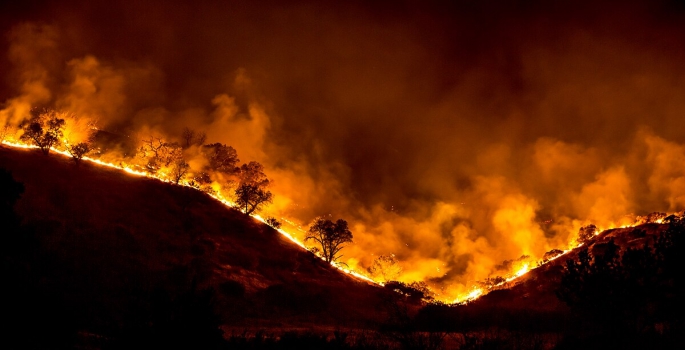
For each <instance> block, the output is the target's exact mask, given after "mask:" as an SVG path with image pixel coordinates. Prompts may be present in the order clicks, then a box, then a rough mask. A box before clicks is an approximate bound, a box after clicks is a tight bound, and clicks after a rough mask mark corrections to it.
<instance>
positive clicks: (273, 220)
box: [266, 216, 281, 230]
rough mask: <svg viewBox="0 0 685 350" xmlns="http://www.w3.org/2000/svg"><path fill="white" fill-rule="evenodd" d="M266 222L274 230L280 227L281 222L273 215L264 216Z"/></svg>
mask: <svg viewBox="0 0 685 350" xmlns="http://www.w3.org/2000/svg"><path fill="white" fill-rule="evenodd" d="M266 224H267V225H269V226H271V227H273V228H275V229H276V230H278V229H279V228H281V222H280V221H278V220H277V219H276V218H275V217H273V216H269V217H268V218H266Z"/></svg>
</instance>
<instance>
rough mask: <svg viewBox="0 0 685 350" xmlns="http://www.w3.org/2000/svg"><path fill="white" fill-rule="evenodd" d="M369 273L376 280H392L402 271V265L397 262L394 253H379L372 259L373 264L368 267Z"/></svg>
mask: <svg viewBox="0 0 685 350" xmlns="http://www.w3.org/2000/svg"><path fill="white" fill-rule="evenodd" d="M369 273H371V276H373V277H374V278H375V279H376V280H380V281H381V282H389V281H394V280H396V279H397V277H399V276H400V273H402V267H401V266H400V264H399V263H398V262H397V259H396V258H395V255H394V254H392V255H380V256H378V257H377V258H376V259H374V260H373V264H372V265H371V267H370V268H369Z"/></svg>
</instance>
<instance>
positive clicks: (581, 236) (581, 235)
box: [577, 224, 597, 244]
mask: <svg viewBox="0 0 685 350" xmlns="http://www.w3.org/2000/svg"><path fill="white" fill-rule="evenodd" d="M596 233H597V226H595V225H593V224H590V225H587V226H583V227H581V228H580V230H579V231H578V239H577V241H578V243H579V244H582V243H585V242H587V241H589V240H590V239H591V238H592V237H594V236H595V234H596Z"/></svg>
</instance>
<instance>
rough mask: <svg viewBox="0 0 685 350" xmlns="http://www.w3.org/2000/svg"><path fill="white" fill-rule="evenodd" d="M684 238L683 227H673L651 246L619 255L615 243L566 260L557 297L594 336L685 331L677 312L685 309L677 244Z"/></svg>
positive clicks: (598, 245) (612, 242) (618, 248)
mask: <svg viewBox="0 0 685 350" xmlns="http://www.w3.org/2000/svg"><path fill="white" fill-rule="evenodd" d="M637 234H638V235H639V234H640V233H639V232H638V233H637ZM682 237H685V228H684V227H683V226H682V224H679V223H673V224H670V225H669V228H668V229H667V230H665V231H664V232H663V233H661V234H660V235H659V236H658V239H657V241H656V243H655V244H654V246H653V247H652V246H651V245H649V244H648V243H645V245H644V246H643V247H638V248H631V249H627V250H626V251H625V252H623V254H621V252H620V247H619V246H618V245H616V244H615V243H614V241H613V240H611V241H609V242H608V243H601V244H599V243H598V244H595V246H594V247H593V251H592V253H591V252H589V251H588V249H587V248H586V249H583V250H582V251H581V252H580V253H579V254H578V259H569V260H567V261H566V266H565V269H564V273H563V276H562V280H561V284H560V286H559V288H558V290H557V296H558V297H559V299H560V300H561V301H563V302H564V303H566V304H567V305H568V306H569V307H570V308H571V310H572V311H574V313H575V315H576V316H578V318H579V320H580V321H579V323H581V322H582V324H585V325H587V327H588V328H589V329H590V330H591V331H592V332H608V333H609V334H617V333H620V334H631V335H636V334H640V333H643V332H652V333H659V334H661V333H663V332H664V330H668V329H670V330H671V331H672V332H675V331H676V329H677V328H679V327H680V329H682V326H683V325H682V322H681V321H680V320H681V319H682V315H681V314H680V312H679V311H674V310H681V309H682V307H684V306H685V305H683V295H684V293H685V288H684V287H683V277H682V271H681V270H680V267H679V266H680V264H681V259H682V254H685V251H683V245H682V244H681V243H674V239H675V240H682V239H683V238H682ZM678 305H680V306H678ZM659 327H660V328H661V330H658V329H657V328H659Z"/></svg>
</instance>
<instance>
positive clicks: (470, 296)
mask: <svg viewBox="0 0 685 350" xmlns="http://www.w3.org/2000/svg"><path fill="white" fill-rule="evenodd" d="M62 142H63V143H64V144H67V142H66V140H62ZM2 144H4V145H7V146H10V147H14V148H22V149H36V148H38V147H37V146H34V145H31V144H26V143H22V142H16V141H10V140H3V141H2ZM50 150H51V151H52V152H54V153H57V154H60V155H62V156H66V157H71V154H69V152H67V151H66V150H63V149H59V148H55V147H52V148H50ZM82 160H85V161H88V162H91V163H94V164H97V165H99V166H104V167H108V168H112V169H117V170H121V171H124V172H126V173H127V174H130V175H134V176H140V177H146V178H151V179H155V180H158V181H162V182H166V183H173V184H177V185H179V186H185V187H189V188H193V189H196V190H198V191H200V190H199V189H198V188H196V187H193V186H191V185H190V184H188V183H187V182H179V183H175V182H174V181H172V180H171V176H170V175H169V174H167V173H165V172H164V171H163V170H162V171H158V172H157V173H155V174H152V173H148V172H144V171H141V170H138V169H136V167H135V166H133V165H129V164H126V163H124V162H123V161H119V162H117V163H111V162H106V161H103V160H101V159H97V158H93V157H88V156H84V157H83V158H82ZM201 192H202V191H201ZM203 193H205V194H207V195H209V196H210V197H211V198H213V199H215V200H216V201H218V202H220V203H222V204H223V205H225V206H227V207H230V208H234V207H235V206H236V204H235V203H234V202H233V201H231V200H230V199H228V198H226V197H224V196H222V195H221V193H219V192H214V193H211V192H210V193H207V192H203ZM250 216H252V217H253V218H254V219H256V220H259V221H261V222H263V223H267V221H266V219H265V218H263V217H262V216H260V215H258V214H250ZM281 220H282V221H284V222H286V223H288V224H289V225H291V226H293V227H294V228H295V229H297V230H299V231H302V229H301V228H300V227H299V226H297V225H296V224H295V223H294V222H292V221H291V220H288V219H287V218H281ZM664 221H665V215H663V216H661V217H657V218H653V217H638V218H637V219H635V220H634V222H633V223H628V224H626V223H625V221H623V222H622V223H621V224H620V225H615V226H613V227H612V228H629V227H635V226H637V225H640V224H643V223H646V222H651V223H657V224H662V223H664ZM607 229H610V228H598V229H597V231H596V232H594V235H595V236H596V235H598V234H600V233H601V232H603V231H606V230H607ZM276 231H278V232H279V233H280V234H281V235H282V236H284V237H285V238H286V239H288V240H289V241H290V242H292V243H294V244H296V245H298V246H299V247H301V248H303V249H305V250H307V247H306V246H305V245H304V243H303V242H302V241H301V240H299V239H297V238H296V236H295V235H294V234H293V233H291V232H288V231H286V230H284V229H283V228H277V229H276ZM583 244H584V243H578V244H571V245H569V248H568V249H565V250H563V251H560V253H559V254H557V255H555V256H552V257H549V258H546V259H544V260H540V261H538V262H537V266H538V267H539V266H544V265H545V264H548V263H550V262H552V261H554V260H556V259H559V258H560V257H562V256H564V255H566V254H568V253H569V252H571V251H572V250H573V249H576V248H579V247H582V246H583ZM317 256H319V255H317ZM319 258H321V259H322V260H323V258H322V257H321V256H319ZM331 266H333V267H335V268H336V269H338V270H340V271H342V272H343V273H346V274H348V275H350V276H353V277H355V278H357V279H360V280H363V281H366V282H369V283H373V284H377V285H384V283H383V282H380V281H375V280H373V279H372V278H370V277H369V276H367V275H365V274H363V273H360V272H358V271H355V270H353V269H350V268H347V267H344V266H343V264H341V263H338V262H332V263H331ZM531 270H532V269H531V264H530V263H524V264H523V265H521V266H520V267H518V269H517V270H516V271H515V272H513V273H511V274H510V275H508V276H507V277H505V278H504V279H502V280H500V282H498V283H496V284H492V285H489V286H487V287H485V288H481V287H472V288H471V289H470V290H469V292H468V293H464V294H461V295H458V296H457V297H456V298H454V299H453V300H452V301H451V303H455V304H466V303H469V302H472V301H474V300H476V299H478V298H480V297H482V296H483V295H485V294H487V292H489V291H491V290H494V289H497V288H500V287H503V286H504V285H507V284H510V283H512V282H514V281H515V280H517V279H519V278H521V277H522V276H524V275H526V274H527V273H528V272H530V271H531Z"/></svg>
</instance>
